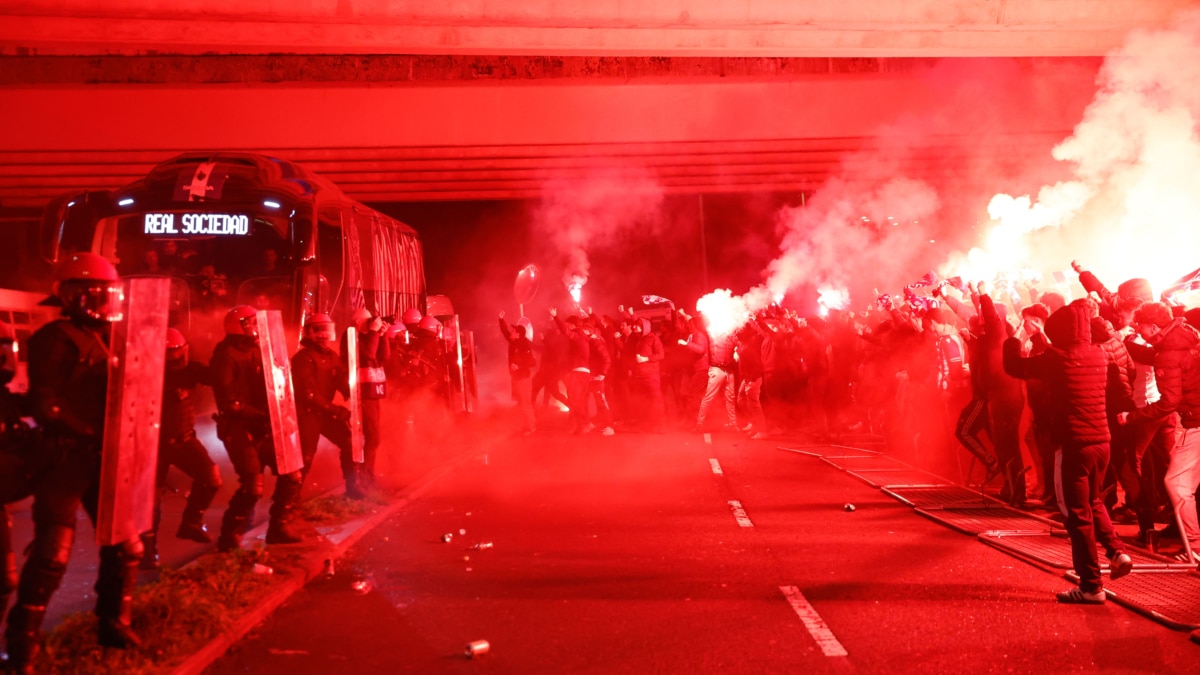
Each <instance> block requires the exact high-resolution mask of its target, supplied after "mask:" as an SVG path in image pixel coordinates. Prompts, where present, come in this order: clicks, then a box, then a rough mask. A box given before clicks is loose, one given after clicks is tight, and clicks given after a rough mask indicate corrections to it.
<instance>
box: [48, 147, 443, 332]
mask: <svg viewBox="0 0 1200 675" xmlns="http://www.w3.org/2000/svg"><path fill="white" fill-rule="evenodd" d="M39 246H40V247H41V252H42V255H43V257H45V258H46V259H47V260H49V261H50V262H55V261H57V260H59V259H61V257H62V256H63V255H64V254H65V253H70V252H77V251H91V252H93V253H99V254H100V255H103V256H104V257H106V258H108V259H109V260H111V261H113V263H114V264H115V265H116V267H117V270H118V271H119V272H120V274H121V276H122V277H125V278H129V277H137V276H145V275H153V276H165V277H169V278H170V279H171V280H172V282H171V283H172V286H171V312H170V318H169V322H170V325H172V326H174V327H178V328H180V329H181V330H183V331H184V333H185V334H187V335H188V336H189V340H190V341H191V343H192V345H193V348H194V349H195V348H197V347H198V348H199V352H200V354H202V355H204V354H206V353H207V351H208V350H209V349H211V347H212V345H213V344H215V342H216V341H218V340H219V339H220V338H221V335H222V319H223V317H224V313H225V312H226V311H227V310H228V309H229V308H231V307H233V306H234V305H242V304H244V305H251V306H254V307H256V308H259V309H278V310H280V311H281V312H282V314H283V317H284V324H285V326H287V329H288V332H289V333H290V337H294V336H295V335H297V334H298V331H299V326H300V323H301V321H302V320H303V317H305V316H307V315H309V314H313V313H316V312H327V313H329V314H331V315H332V316H333V318H334V320H335V321H336V322H337V323H338V325H339V326H342V327H343V328H344V327H345V326H347V325H348V324H349V322H350V320H351V316H352V315H353V312H354V311H355V310H356V309H358V308H360V307H366V308H367V309H369V310H370V311H371V312H372V314H374V315H376V316H385V317H399V316H400V315H401V314H402V313H403V312H404V310H405V309H408V308H410V307H415V308H417V309H422V310H423V309H424V304H425V271H424V266H423V262H422V260H423V258H422V250H421V241H420V238H419V237H418V235H417V232H416V231H415V230H413V229H412V228H411V227H409V226H407V225H405V224H404V223H402V222H400V221H398V220H396V219H394V218H391V217H388V216H386V215H384V214H382V213H380V212H378V211H375V210H374V209H371V208H369V207H367V206H365V205H363V204H360V203H358V202H356V201H354V200H352V199H350V198H348V197H347V196H346V195H345V193H343V192H342V191H341V190H340V189H339V188H338V187H337V186H335V185H334V184H333V183H331V182H329V181H328V180H326V179H324V178H322V177H320V176H318V175H317V174H315V173H313V172H312V171H310V170H308V169H306V168H305V167H303V166H301V165H299V164H296V163H293V162H289V161H285V160H281V159H276V158H274V157H267V156H263V155H256V154H248V153H236V152H216V153H206V152H194V153H187V154H183V155H179V156H178V157H175V158H173V159H170V160H167V161H165V162H163V163H161V164H159V165H157V166H156V167H154V169H152V170H151V171H150V173H149V174H148V175H146V177H144V178H142V179H140V180H138V181H136V182H134V183H131V184H130V185H127V186H125V187H122V188H119V189H116V190H111V191H99V192H86V193H81V194H74V195H70V196H66V197H63V198H60V199H58V200H55V201H54V202H52V203H51V204H50V205H48V207H47V208H46V211H45V213H44V217H43V221H42V227H41V232H40V236H39Z"/></svg>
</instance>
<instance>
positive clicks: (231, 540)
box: [209, 305, 302, 551]
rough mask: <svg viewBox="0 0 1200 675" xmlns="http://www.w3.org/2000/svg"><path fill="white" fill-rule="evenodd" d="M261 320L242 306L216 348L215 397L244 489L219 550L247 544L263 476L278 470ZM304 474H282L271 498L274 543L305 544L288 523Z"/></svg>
mask: <svg viewBox="0 0 1200 675" xmlns="http://www.w3.org/2000/svg"><path fill="white" fill-rule="evenodd" d="M256 319H257V317H256V313H255V310H254V308H253V307H250V306H248V305H238V306H237V307H234V308H233V309H231V310H229V312H228V313H227V314H226V315H225V338H224V339H223V340H221V341H220V342H219V343H217V346H216V347H215V348H214V349H213V356H212V362H211V363H210V364H209V368H210V370H211V372H212V388H213V395H214V397H215V398H216V402H217V437H218V438H220V439H221V441H222V442H223V443H224V444H225V450H226V451H227V452H228V453H229V461H230V462H231V463H232V464H233V469H234V471H235V472H236V473H237V477H238V489H237V492H235V493H233V496H232V497H230V499H229V508H227V509H226V510H225V515H224V517H223V518H222V519H221V534H220V536H218V537H217V549H218V550H220V551H231V550H233V549H235V548H238V546H240V545H241V539H242V534H243V533H244V532H245V530H246V528H247V526H248V524H249V521H250V517H251V516H252V515H253V514H254V506H255V505H256V504H257V503H258V500H259V498H260V497H262V495H263V483H264V477H263V472H264V471H265V470H266V469H268V468H269V469H271V470H273V471H274V470H276V466H275V448H274V444H273V442H272V438H271V418H270V416H269V413H268V411H267V385H266V379H265V377H264V375H263V361H262V352H261V351H260V350H259V346H258V327H257V320H256ZM300 487H301V477H300V472H299V471H293V472H292V473H287V474H283V475H282V476H280V475H278V473H277V474H276V480H275V493H274V494H273V495H272V498H271V502H272V503H271V521H270V525H269V526H268V528H267V543H268V544H294V543H297V542H299V541H301V540H302V537H300V536H299V535H298V534H296V533H295V532H293V531H292V529H291V527H290V526H289V524H288V519H289V518H290V516H291V514H292V510H293V509H294V508H295V502H296V500H297V499H298V498H299V496H300Z"/></svg>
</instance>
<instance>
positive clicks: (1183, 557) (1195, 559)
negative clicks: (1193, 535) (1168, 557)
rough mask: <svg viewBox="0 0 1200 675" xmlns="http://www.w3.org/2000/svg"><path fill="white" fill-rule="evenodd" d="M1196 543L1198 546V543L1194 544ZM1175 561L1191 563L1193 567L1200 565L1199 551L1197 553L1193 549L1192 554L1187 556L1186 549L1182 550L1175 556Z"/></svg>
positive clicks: (1199, 543)
mask: <svg viewBox="0 0 1200 675" xmlns="http://www.w3.org/2000/svg"><path fill="white" fill-rule="evenodd" d="M1196 543H1197V544H1198V545H1200V542H1196ZM1175 560H1177V561H1179V562H1182V563H1192V564H1193V565H1200V551H1197V550H1196V549H1194V548H1193V549H1192V554H1191V555H1190V556H1189V555H1188V552H1187V549H1183V550H1182V551H1180V552H1179V553H1176V554H1175Z"/></svg>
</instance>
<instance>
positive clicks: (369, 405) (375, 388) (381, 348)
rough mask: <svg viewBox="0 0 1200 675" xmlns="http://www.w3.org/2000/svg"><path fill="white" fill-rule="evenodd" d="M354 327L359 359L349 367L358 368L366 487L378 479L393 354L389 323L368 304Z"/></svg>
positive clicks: (358, 313)
mask: <svg viewBox="0 0 1200 675" xmlns="http://www.w3.org/2000/svg"><path fill="white" fill-rule="evenodd" d="M354 327H355V330H356V331H357V332H358V363H348V364H347V368H357V369H358V391H359V396H358V401H359V404H360V406H361V413H362V426H363V464H362V466H360V467H359V471H360V473H359V476H358V478H359V481H360V483H361V484H362V486H363V487H370V486H371V485H373V484H374V483H375V455H376V453H377V451H378V449H379V444H380V440H381V435H382V431H381V428H380V424H381V419H380V416H381V415H382V411H381V409H380V408H381V403H382V401H383V398H384V397H385V396H386V395H387V374H386V373H385V371H384V369H383V364H384V363H386V362H387V361H388V360H389V359H390V358H391V351H390V349H389V345H388V341H387V340H386V339H385V338H384V332H385V331H386V330H387V325H385V324H384V323H383V319H381V318H380V317H377V316H372V315H371V312H370V310H368V309H367V308H365V307H360V308H359V309H358V310H357V311H356V312H355V314H354ZM343 354H345V350H343Z"/></svg>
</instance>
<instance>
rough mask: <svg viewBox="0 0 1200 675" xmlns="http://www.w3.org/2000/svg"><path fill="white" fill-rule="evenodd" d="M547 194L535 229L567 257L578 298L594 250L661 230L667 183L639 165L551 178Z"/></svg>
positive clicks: (566, 271) (566, 279) (568, 279)
mask: <svg viewBox="0 0 1200 675" xmlns="http://www.w3.org/2000/svg"><path fill="white" fill-rule="evenodd" d="M544 194H545V195H546V196H545V197H543V199H542V201H541V202H540V203H539V204H538V206H537V208H536V209H535V210H534V231H535V232H537V233H539V235H541V236H542V237H544V238H545V239H546V241H547V242H548V243H549V244H550V246H551V248H553V250H554V251H555V252H556V253H557V254H559V255H560V256H561V257H562V265H563V276H562V279H563V284H564V285H565V286H566V287H567V289H568V291H569V292H570V294H571V295H572V298H573V299H574V300H575V301H576V302H579V301H580V300H579V298H580V296H581V294H582V289H583V286H584V285H585V284H587V282H588V280H589V276H590V273H591V263H590V259H589V254H590V253H592V252H594V251H596V250H598V249H600V248H603V247H606V246H609V245H611V244H614V243H617V242H621V241H622V240H624V239H627V238H628V237H629V235H630V234H632V233H634V232H638V231H641V232H647V231H653V230H654V229H657V227H658V222H657V221H658V218H659V213H660V209H661V206H662V203H663V188H662V186H661V184H659V182H658V181H657V180H655V179H654V178H653V177H652V176H651V174H650V173H649V172H647V171H645V170H637V169H622V170H620V171H614V172H613V173H611V174H607V175H602V176H593V177H589V178H586V179H583V180H557V181H551V182H550V183H548V184H547V185H546V188H545V191H544ZM585 304H586V303H585Z"/></svg>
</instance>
